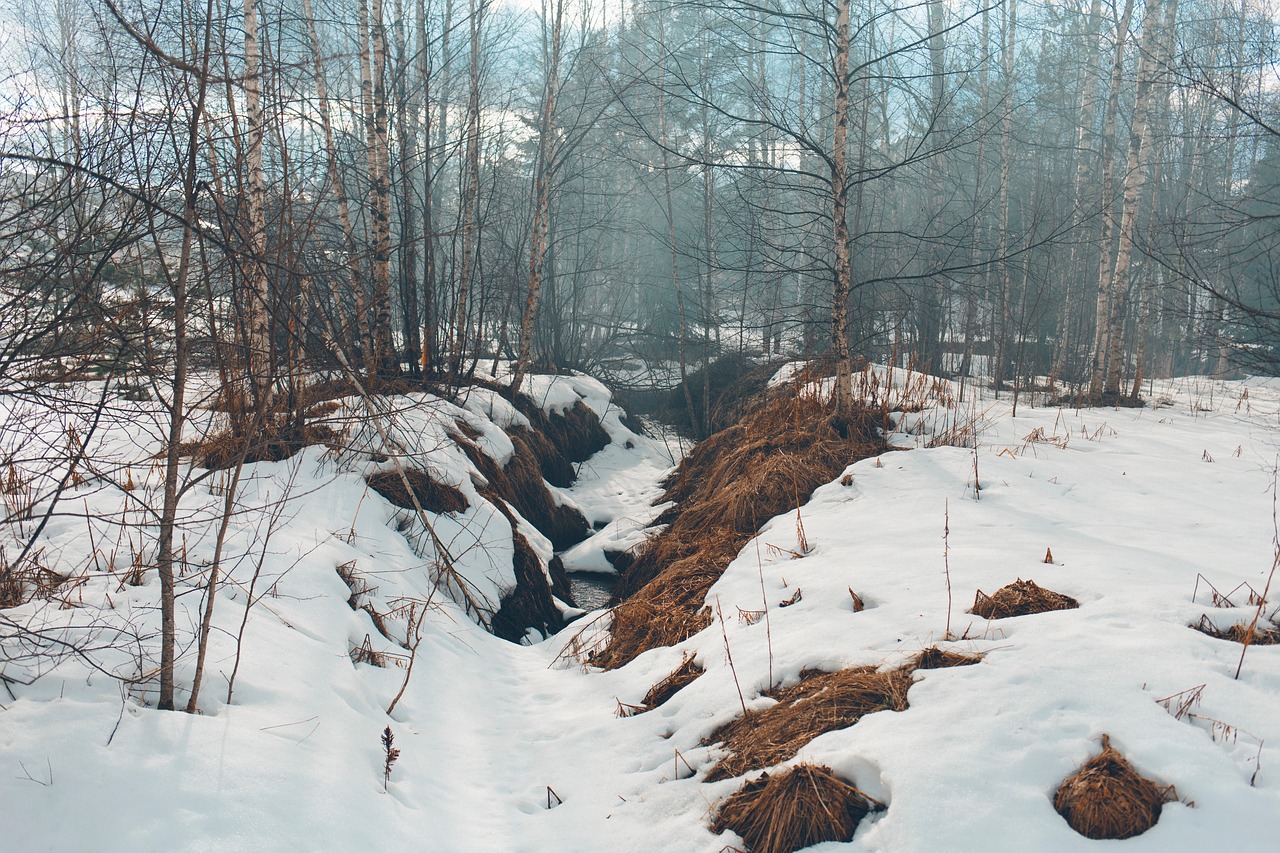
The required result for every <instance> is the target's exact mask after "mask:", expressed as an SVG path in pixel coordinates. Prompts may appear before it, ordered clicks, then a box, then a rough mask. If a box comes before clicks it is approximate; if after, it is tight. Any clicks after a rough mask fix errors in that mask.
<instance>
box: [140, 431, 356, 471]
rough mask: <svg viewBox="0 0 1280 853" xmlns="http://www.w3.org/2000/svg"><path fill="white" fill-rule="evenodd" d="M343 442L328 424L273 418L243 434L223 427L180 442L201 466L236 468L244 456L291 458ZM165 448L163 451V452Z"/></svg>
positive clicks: (255, 459) (257, 459)
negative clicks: (316, 447)
mask: <svg viewBox="0 0 1280 853" xmlns="http://www.w3.org/2000/svg"><path fill="white" fill-rule="evenodd" d="M341 442H342V435H341V433H339V432H337V431H335V430H334V429H332V428H331V427H329V426H326V425H325V424H302V425H301V426H298V425H297V424H296V423H291V424H285V423H281V422H280V421H278V420H276V419H269V420H268V422H267V423H265V424H264V425H263V426H262V427H261V428H260V429H258V430H256V431H254V432H252V433H245V434H241V433H238V432H236V431H234V430H223V431H221V432H216V433H213V434H211V435H208V436H206V437H205V438H204V439H202V440H200V441H184V442H183V443H182V444H180V445H178V452H179V454H180V455H182V456H190V457H192V458H193V459H194V460H195V463H196V464H197V465H198V466H200V467H201V468H208V469H209V470H211V471H222V470H226V469H228V468H234V467H235V466H236V465H238V464H240V462H241V460H242V459H243V461H244V462H245V463H246V464H249V463H253V462H280V461H282V460H284V459H288V458H289V457H291V456H293V455H294V454H295V453H297V452H298V451H300V450H302V449H303V448H304V447H309V446H311V445H315V444H324V445H328V446H329V447H336V446H338V445H339V444H341ZM163 453H164V451H163V450H162V451H161V452H160V454H158V455H163Z"/></svg>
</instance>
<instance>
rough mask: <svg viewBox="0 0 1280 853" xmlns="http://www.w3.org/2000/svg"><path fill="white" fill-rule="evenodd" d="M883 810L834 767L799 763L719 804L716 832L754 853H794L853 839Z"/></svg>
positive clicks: (763, 777) (762, 778)
mask: <svg viewBox="0 0 1280 853" xmlns="http://www.w3.org/2000/svg"><path fill="white" fill-rule="evenodd" d="M883 808H884V804H883V803H881V802H879V801H878V800H876V799H875V798H873V797H870V796H868V795H867V794H865V793H863V792H862V791H859V790H858V789H857V788H855V787H854V786H852V785H850V784H849V783H847V782H845V781H844V780H843V779H840V778H839V777H838V776H836V775H835V774H834V773H832V772H831V769H830V768H829V767H822V766H819V765H815V764H800V765H797V766H795V767H792V768H791V769H789V770H787V771H785V772H783V773H779V774H777V775H775V776H770V775H769V774H768V773H764V774H762V775H761V776H760V777H759V778H758V779H752V780H751V781H749V782H747V783H745V784H744V785H743V786H742V787H741V788H739V789H738V790H737V791H736V792H735V793H734V794H733V795H732V796H731V797H729V799H727V800H725V802H724V804H723V805H722V806H720V809H719V811H718V812H717V813H716V816H715V820H714V821H713V822H712V825H711V829H712V831H713V832H716V833H722V832H724V831H725V830H733V831H734V832H736V833H737V834H738V835H740V836H741V837H742V840H743V841H745V842H746V845H747V850H749V851H751V853H791V851H793V850H800V849H801V848H804V847H809V846H811V845H814V844H820V843H822V842H824V841H850V840H852V839H853V834H854V832H856V831H857V829H858V824H859V823H861V822H862V819H863V818H864V817H866V816H867V815H868V814H869V813H871V812H873V811H880V810H881V809H883Z"/></svg>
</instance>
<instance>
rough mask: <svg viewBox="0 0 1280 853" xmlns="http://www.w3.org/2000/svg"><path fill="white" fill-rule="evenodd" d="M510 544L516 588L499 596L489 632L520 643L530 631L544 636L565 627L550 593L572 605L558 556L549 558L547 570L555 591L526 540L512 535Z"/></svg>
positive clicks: (566, 577)
mask: <svg viewBox="0 0 1280 853" xmlns="http://www.w3.org/2000/svg"><path fill="white" fill-rule="evenodd" d="M511 541H512V544H513V545H515V552H514V554H513V556H512V568H513V569H514V570H515V574H516V585H515V588H514V589H513V590H511V591H510V592H508V593H507V594H506V595H504V596H503V597H502V601H501V602H500V606H499V608H498V612H497V613H495V614H494V616H493V620H492V622H491V623H490V626H489V630H491V631H492V632H493V633H494V634H495V635H496V636H498V637H501V638H503V639H504V640H510V641H511V642H513V643H518V642H520V640H521V639H523V638H524V636H525V633H526V632H527V631H528V629H529V628H535V629H537V630H538V631H539V632H540V633H542V634H543V636H548V635H550V634H554V633H555V632H556V631H559V630H560V629H561V628H563V627H564V617H562V616H561V615H560V610H559V608H557V607H556V605H555V602H554V601H552V600H551V596H552V593H553V591H554V592H555V594H556V595H559V596H560V597H561V598H562V599H563V600H564V601H566V602H568V603H573V596H572V595H570V593H569V588H568V587H569V579H568V576H567V575H566V574H565V571H564V564H562V563H561V562H560V558H559V557H555V558H553V559H552V561H551V562H552V565H551V566H550V570H551V575H552V577H553V579H554V580H553V585H554V587H558V588H548V585H547V576H546V575H545V574H544V573H543V571H542V561H541V560H539V559H538V555H537V553H536V552H534V550H533V546H531V545H530V544H529V540H527V539H525V538H524V537H523V536H521V535H520V534H519V533H515V534H513V535H512V538H511ZM557 575H558V576H559V577H558V578H557Z"/></svg>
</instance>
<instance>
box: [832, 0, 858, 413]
mask: <svg viewBox="0 0 1280 853" xmlns="http://www.w3.org/2000/svg"><path fill="white" fill-rule="evenodd" d="M849 2H850V0H836V52H835V68H834V69H833V70H834V72H835V74H834V77H835V104H834V113H833V119H834V122H835V126H834V132H833V134H832V151H831V202H832V204H831V207H832V210H831V216H832V225H833V228H832V232H833V233H832V240H833V242H834V249H835V281H834V286H833V287H832V294H831V344H832V347H833V349H834V350H835V356H836V387H835V402H836V414H837V416H838V417H840V418H842V419H844V420H845V421H846V422H847V421H851V420H852V417H853V358H852V356H851V354H850V352H849V289H850V283H851V279H852V275H853V271H852V267H851V260H850V257H849V223H848V220H847V219H846V215H847V211H846V206H847V205H846V202H847V197H848V191H849V175H848V153H849V152H848V147H849Z"/></svg>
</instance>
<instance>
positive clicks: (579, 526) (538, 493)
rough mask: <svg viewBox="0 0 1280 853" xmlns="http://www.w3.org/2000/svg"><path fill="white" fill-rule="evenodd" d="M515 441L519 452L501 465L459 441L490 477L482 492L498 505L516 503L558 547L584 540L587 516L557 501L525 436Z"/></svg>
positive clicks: (525, 516)
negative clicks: (548, 488)
mask: <svg viewBox="0 0 1280 853" xmlns="http://www.w3.org/2000/svg"><path fill="white" fill-rule="evenodd" d="M511 443H512V444H513V445H514V446H515V453H514V454H513V455H512V457H511V459H510V460H508V462H507V464H506V466H505V467H502V468H500V467H498V464H497V463H496V462H494V461H493V459H492V458H490V456H489V455H488V454H487V453H485V452H484V451H483V450H481V449H480V448H479V447H477V446H476V445H474V444H472V443H471V442H470V441H466V440H465V439H463V440H459V441H458V446H459V447H461V448H462V451H463V452H464V453H466V455H467V458H468V459H470V460H471V464H472V465H474V466H475V467H476V469H477V470H478V471H479V472H480V474H481V476H483V477H484V478H485V480H486V481H487V485H485V486H483V487H481V489H480V493H481V494H482V495H483V496H484V497H485V499H486V500H488V501H490V502H491V503H494V504H495V505H496V504H497V503H503V504H509V505H510V506H513V507H515V509H516V510H517V511H518V512H519V513H520V515H521V516H522V517H523V518H524V519H525V520H526V521H528V522H529V523H530V524H532V525H533V526H534V527H536V528H538V530H539V531H540V532H541V533H542V535H543V536H546V537H547V538H548V539H550V540H551V544H552V545H553V546H554V547H555V549H556V550H557V551H562V550H564V549H565V548H568V547H570V546H572V545H576V544H577V543H579V542H581V541H582V540H583V539H585V538H586V536H587V531H588V527H587V520H586V518H584V517H583V515H582V513H580V512H579V511H578V510H576V509H574V508H573V507H570V506H564V505H561V504H557V503H556V502H555V499H554V498H553V497H552V496H551V492H549V491H548V490H547V486H546V483H545V482H543V476H542V470H541V468H540V467H539V465H538V462H537V460H536V458H535V457H534V455H533V452H532V450H530V448H529V446H528V445H527V444H525V442H524V440H523V439H522V438H521V437H520V436H518V435H512V436H511ZM495 498H496V499H497V500H495Z"/></svg>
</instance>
